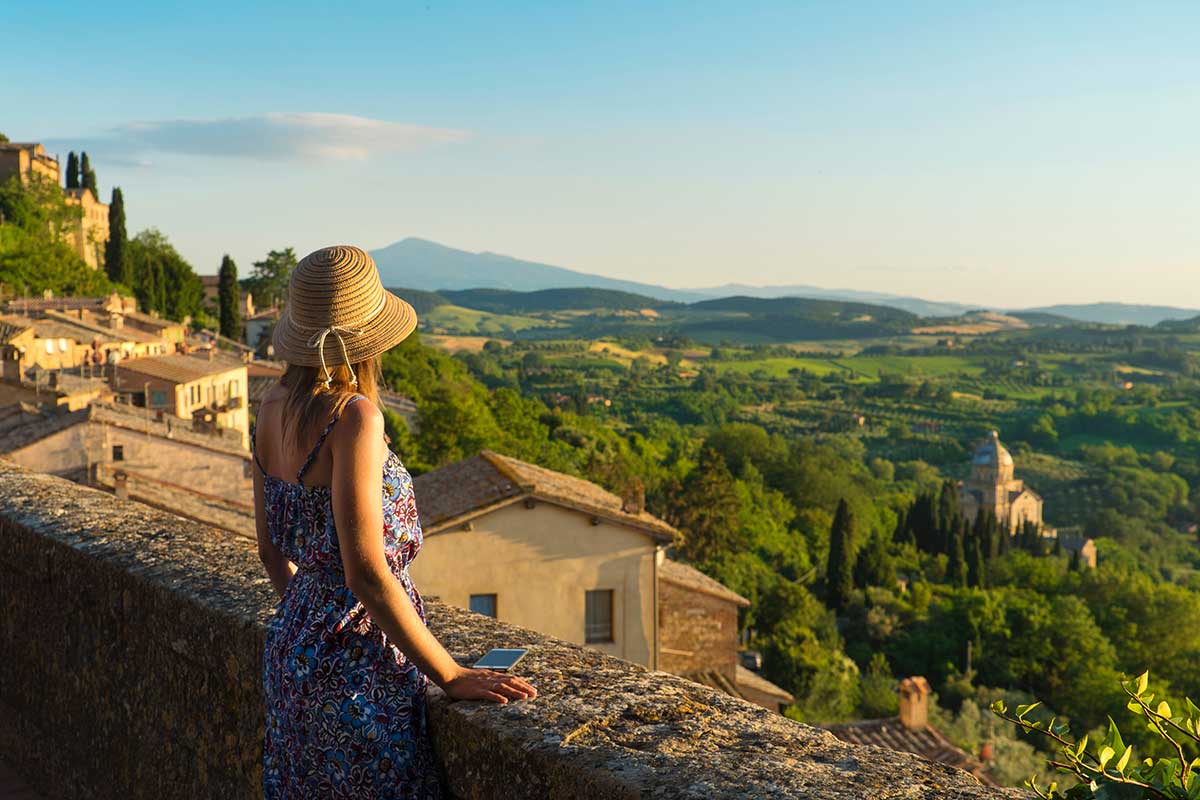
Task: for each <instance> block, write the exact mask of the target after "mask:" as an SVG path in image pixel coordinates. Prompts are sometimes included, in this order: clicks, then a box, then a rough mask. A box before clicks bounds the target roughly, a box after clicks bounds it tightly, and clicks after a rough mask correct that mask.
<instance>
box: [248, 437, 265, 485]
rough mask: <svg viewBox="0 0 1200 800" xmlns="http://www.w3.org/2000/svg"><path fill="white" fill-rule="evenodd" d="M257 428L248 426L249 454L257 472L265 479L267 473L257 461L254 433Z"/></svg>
mask: <svg viewBox="0 0 1200 800" xmlns="http://www.w3.org/2000/svg"><path fill="white" fill-rule="evenodd" d="M257 430H258V428H257V427H256V426H254V425H251V426H250V452H251V453H252V454H253V455H254V463H255V464H256V465H258V471H259V472H261V473H262V474H263V477H266V475H267V471H266V470H265V469H264V468H263V465H262V462H261V461H259V460H258V447H256V446H255V433H256V432H257Z"/></svg>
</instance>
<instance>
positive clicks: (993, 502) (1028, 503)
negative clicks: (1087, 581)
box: [958, 431, 1097, 567]
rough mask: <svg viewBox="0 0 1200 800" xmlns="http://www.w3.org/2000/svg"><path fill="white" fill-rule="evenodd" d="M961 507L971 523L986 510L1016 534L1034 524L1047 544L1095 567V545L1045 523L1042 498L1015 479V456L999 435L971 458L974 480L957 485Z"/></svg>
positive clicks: (987, 439)
mask: <svg viewBox="0 0 1200 800" xmlns="http://www.w3.org/2000/svg"><path fill="white" fill-rule="evenodd" d="M958 507H959V508H960V509H961V510H962V514H963V516H964V517H966V518H967V519H968V520H974V519H975V518H976V517H977V516H978V515H979V510H980V509H981V508H982V509H987V510H988V511H991V512H992V513H993V514H995V515H996V519H997V520H999V522H1000V525H1001V526H1003V527H1006V528H1007V529H1008V531H1009V532H1010V533H1011V534H1013V535H1016V534H1017V533H1018V532H1019V531H1020V530H1021V524H1022V523H1024V522H1032V523H1033V524H1034V525H1035V526H1037V529H1038V532H1039V534H1040V535H1041V536H1042V538H1043V539H1045V540H1046V541H1047V542H1052V541H1055V540H1057V547H1058V548H1059V549H1061V550H1062V552H1064V553H1078V556H1079V561H1080V563H1081V564H1083V565H1084V566H1088V567H1095V566H1096V556H1097V553H1096V543H1095V541H1093V540H1092V539H1091V538H1089V537H1086V536H1082V535H1065V534H1060V533H1059V532H1058V531H1056V530H1055V529H1054V528H1050V527H1047V526H1046V525H1045V524H1044V523H1043V521H1042V496H1041V495H1040V494H1038V493H1037V492H1035V491H1034V490H1033V489H1030V488H1029V487H1028V486H1026V485H1025V481H1019V480H1017V479H1016V478H1014V477H1013V457H1012V453H1010V452H1008V448H1006V447H1005V446H1004V445H1002V444H1000V434H999V433H997V432H996V431H992V433H991V435H990V436H988V437H987V438H986V439H984V440H983V441H982V442H980V443H979V444H978V445H977V446H976V447H975V453H974V455H973V456H972V457H971V477H969V478H967V479H966V480H965V481H963V482H962V483H960V484H959V485H958Z"/></svg>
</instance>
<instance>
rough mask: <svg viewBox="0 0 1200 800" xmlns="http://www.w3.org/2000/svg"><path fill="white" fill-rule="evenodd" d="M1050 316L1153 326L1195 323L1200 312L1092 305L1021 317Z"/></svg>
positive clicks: (1038, 311)
mask: <svg viewBox="0 0 1200 800" xmlns="http://www.w3.org/2000/svg"><path fill="white" fill-rule="evenodd" d="M1028 314H1048V315H1052V316H1055V317H1066V318H1067V319H1072V320H1076V321H1077V322H1099V323H1102V324H1104V325H1146V326H1153V325H1157V324H1158V323H1160V322H1164V321H1166V320H1182V319H1192V318H1193V317H1197V316H1200V310H1197V309H1188V308H1176V307H1174V306H1142V305H1130V304H1127V303H1088V304H1086V305H1057V306H1044V307H1042V308H1029V309H1025V311H1024V312H1022V313H1021V314H1017V315H1016V316H1020V317H1022V318H1023V319H1027V317H1026V315H1028Z"/></svg>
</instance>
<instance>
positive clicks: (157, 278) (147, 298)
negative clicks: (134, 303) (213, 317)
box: [129, 228, 204, 320]
mask: <svg viewBox="0 0 1200 800" xmlns="http://www.w3.org/2000/svg"><path fill="white" fill-rule="evenodd" d="M129 260H130V266H131V272H132V274H133V281H134V287H133V290H134V296H135V297H137V300H138V303H139V305H141V307H142V308H143V309H145V310H147V311H157V312H159V313H160V314H162V315H163V316H165V317H167V318H169V319H175V320H183V319H184V318H185V317H191V316H195V315H196V314H197V313H198V312H199V311H200V303H201V301H202V300H203V298H204V285H203V284H202V283H201V282H200V278H199V276H197V275H196V273H195V271H193V270H192V267H191V265H190V264H188V263H187V262H186V261H184V259H183V256H181V255H179V252H178V251H177V250H176V249H175V248H174V246H173V245H172V244H171V243H170V242H169V241H167V237H166V236H163V235H162V234H161V233H160V232H159V231H157V230H155V229H154V228H149V229H147V230H144V231H142V232H141V233H139V234H138V235H137V236H135V237H134V238H133V239H132V240H130V242H129Z"/></svg>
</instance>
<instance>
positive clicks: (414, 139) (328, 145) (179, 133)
mask: <svg viewBox="0 0 1200 800" xmlns="http://www.w3.org/2000/svg"><path fill="white" fill-rule="evenodd" d="M470 136H471V134H470V132H469V131H465V130H460V129H455V128H435V127H430V126H427V125H414V124H411V123H405V122H386V121H384V120H378V119H370V118H369V117H356V116H352V115H349V114H323V113H318V112H302V113H271V114H259V115H255V116H249V117H232V118H228V119H179V120H159V121H151V122H134V123H129V124H127V125H121V126H119V127H116V128H112V129H109V130H108V131H106V132H105V133H104V134H102V135H100V136H98V137H89V138H88V139H87V140H86V142H82V141H81V140H73V141H69V142H68V141H65V140H64V142H63V144H64V145H70V146H71V147H74V148H75V149H79V148H81V147H86V148H87V149H91V150H93V151H95V152H96V155H98V156H101V157H106V158H107V160H116V159H121V160H124V161H130V162H134V163H138V164H145V163H147V162H148V160H149V159H150V158H152V156H153V155H154V154H155V153H160V154H165V153H176V154H182V155H190V156H213V157H221V158H253V159H273V160H283V161H286V160H296V159H320V160H331V161H338V160H347V159H353V160H361V159H366V158H369V157H372V156H378V155H381V154H386V153H404V152H412V151H415V150H420V149H422V148H426V147H431V146H436V145H444V144H457V143H460V142H464V141H466V140H467V139H469V138H470Z"/></svg>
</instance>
